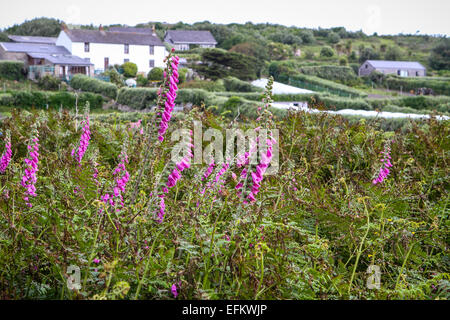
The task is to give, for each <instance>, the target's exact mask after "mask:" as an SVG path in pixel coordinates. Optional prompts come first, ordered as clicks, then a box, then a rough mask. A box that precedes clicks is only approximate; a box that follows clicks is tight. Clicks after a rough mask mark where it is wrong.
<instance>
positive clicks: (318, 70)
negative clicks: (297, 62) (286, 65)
mask: <svg viewBox="0 0 450 320" xmlns="http://www.w3.org/2000/svg"><path fill="white" fill-rule="evenodd" d="M298 71H300V72H301V73H304V74H306V75H309V76H316V77H319V78H323V79H328V80H338V81H341V82H343V83H348V82H354V81H357V79H358V77H357V75H356V74H355V72H354V71H353V69H352V68H351V67H346V66H334V65H322V66H304V67H300V68H299V69H298Z"/></svg>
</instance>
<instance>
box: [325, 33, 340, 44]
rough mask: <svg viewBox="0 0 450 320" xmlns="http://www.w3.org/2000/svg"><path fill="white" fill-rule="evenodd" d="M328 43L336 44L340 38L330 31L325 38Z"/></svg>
mask: <svg viewBox="0 0 450 320" xmlns="http://www.w3.org/2000/svg"><path fill="white" fill-rule="evenodd" d="M327 39H328V42H329V43H332V44H335V43H338V42H339V41H341V37H340V36H339V35H338V34H337V33H336V32H333V31H331V32H330V33H329V34H328V36H327Z"/></svg>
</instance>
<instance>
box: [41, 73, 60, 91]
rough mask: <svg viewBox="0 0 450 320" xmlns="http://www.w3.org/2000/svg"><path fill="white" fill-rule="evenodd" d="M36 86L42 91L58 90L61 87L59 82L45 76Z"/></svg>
mask: <svg viewBox="0 0 450 320" xmlns="http://www.w3.org/2000/svg"><path fill="white" fill-rule="evenodd" d="M38 86H39V88H40V89H42V90H59V89H60V87H61V80H60V79H58V78H56V77H53V76H51V75H48V74H46V75H45V76H43V77H42V78H39V80H38Z"/></svg>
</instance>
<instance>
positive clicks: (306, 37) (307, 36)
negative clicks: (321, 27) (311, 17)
mask: <svg viewBox="0 0 450 320" xmlns="http://www.w3.org/2000/svg"><path fill="white" fill-rule="evenodd" d="M299 36H300V38H302V41H303V43H313V42H314V41H315V40H316V39H315V38H314V34H313V32H312V31H311V30H302V31H300V34H299Z"/></svg>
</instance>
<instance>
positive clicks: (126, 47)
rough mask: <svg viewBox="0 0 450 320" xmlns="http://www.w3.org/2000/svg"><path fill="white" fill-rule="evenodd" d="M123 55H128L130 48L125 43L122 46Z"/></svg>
mask: <svg viewBox="0 0 450 320" xmlns="http://www.w3.org/2000/svg"><path fill="white" fill-rule="evenodd" d="M123 49H124V53H125V54H129V53H130V46H129V45H128V44H127V43H126V44H125V45H124V48H123Z"/></svg>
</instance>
